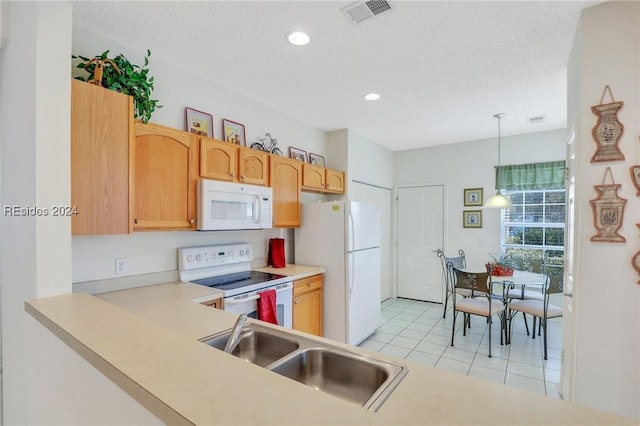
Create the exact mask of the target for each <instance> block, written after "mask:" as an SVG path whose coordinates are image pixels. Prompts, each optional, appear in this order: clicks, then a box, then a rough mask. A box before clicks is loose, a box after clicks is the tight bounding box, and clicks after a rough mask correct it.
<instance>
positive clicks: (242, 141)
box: [222, 118, 247, 146]
mask: <svg viewBox="0 0 640 426" xmlns="http://www.w3.org/2000/svg"><path fill="white" fill-rule="evenodd" d="M222 132H223V134H224V140H225V141H226V142H229V143H232V144H234V145H240V146H247V138H246V136H245V133H244V124H240V123H236V122H235V121H231V120H227V119H226V118H223V119H222Z"/></svg>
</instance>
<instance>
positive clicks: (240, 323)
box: [224, 314, 247, 353]
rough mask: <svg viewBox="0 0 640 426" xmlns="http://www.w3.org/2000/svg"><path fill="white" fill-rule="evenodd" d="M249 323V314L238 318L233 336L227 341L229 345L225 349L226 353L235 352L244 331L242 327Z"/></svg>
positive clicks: (232, 331)
mask: <svg viewBox="0 0 640 426" xmlns="http://www.w3.org/2000/svg"><path fill="white" fill-rule="evenodd" d="M245 322H247V314H241V315H240V316H238V319H237V320H236V323H235V325H234V326H233V330H231V334H230V335H229V340H227V344H226V346H225V347H224V351H225V352H227V353H231V352H233V350H234V349H235V347H236V345H237V344H238V341H239V340H240V339H239V338H240V330H242V326H243V325H244V323H245Z"/></svg>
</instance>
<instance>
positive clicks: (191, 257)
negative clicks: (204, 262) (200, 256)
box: [187, 255, 193, 263]
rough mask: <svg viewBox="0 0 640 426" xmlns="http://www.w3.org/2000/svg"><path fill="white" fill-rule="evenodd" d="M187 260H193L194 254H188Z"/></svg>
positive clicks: (189, 261)
mask: <svg viewBox="0 0 640 426" xmlns="http://www.w3.org/2000/svg"><path fill="white" fill-rule="evenodd" d="M187 262H188V263H191V262H193V256H192V255H188V256H187Z"/></svg>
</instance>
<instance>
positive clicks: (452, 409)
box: [25, 282, 637, 425]
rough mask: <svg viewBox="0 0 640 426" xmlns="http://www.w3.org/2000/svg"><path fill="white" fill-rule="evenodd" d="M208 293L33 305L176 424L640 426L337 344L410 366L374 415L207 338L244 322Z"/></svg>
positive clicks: (77, 298)
mask: <svg viewBox="0 0 640 426" xmlns="http://www.w3.org/2000/svg"><path fill="white" fill-rule="evenodd" d="M203 291H209V292H211V289H203V288H202V287H201V286H197V285H194V284H189V283H184V282H172V283H166V284H158V285H152V286H147V287H139V288H135V289H130V290H122V291H117V292H112V293H104V294H101V295H99V296H91V295H88V294H84V293H73V294H66V295H61V296H54V297H49V298H42V299H36V300H31V301H28V302H26V305H25V309H26V311H27V312H28V313H30V314H31V315H32V316H33V317H34V318H36V319H37V320H38V321H39V322H40V323H41V324H43V325H44V326H45V327H46V328H47V329H48V330H49V331H51V332H52V333H53V334H54V335H56V336H57V337H58V338H59V339H61V340H62V341H63V342H65V343H66V344H67V345H68V346H69V347H71V348H72V349H73V350H74V351H75V352H77V353H78V354H80V356H82V357H83V358H84V359H86V360H87V361H88V362H89V363H90V364H91V365H93V367H95V368H96V369H98V370H99V371H100V372H102V373H103V374H104V375H105V376H107V377H108V378H109V379H110V380H111V381H113V382H114V383H116V384H117V385H118V386H119V387H120V388H122V389H123V390H124V391H125V392H127V393H128V394H129V395H130V396H132V397H133V398H134V399H135V400H137V401H138V402H139V403H140V404H142V406H144V407H145V408H146V409H147V410H148V411H150V412H151V413H153V414H154V415H155V416H156V417H158V418H159V419H160V420H162V421H163V422H165V423H167V424H196V425H212V424H224V425H237V424H241V425H251V424H256V425H258V424H259V425H285V424H291V425H348V424H352V425H365V424H366V425H391V424H393V425H401V424H421V425H422V424H466V425H470V424H535V425H541V424H558V425H569V424H575V425H587V424H607V425H613V424H616V425H626V424H629V425H632V424H634V425H635V424H637V422H636V421H634V420H633V419H629V418H625V417H621V416H617V415H614V414H611V413H606V412H603V411H599V410H596V409H592V408H588V407H584V406H578V405H576V404H571V403H568V402H564V401H558V400H553V399H549V398H547V397H544V396H542V395H536V394H530V393H527V392H525V391H520V390H517V389H513V388H508V387H505V386H503V385H499V384H493V383H488V382H484V381H481V380H479V379H475V378H471V377H466V376H462V375H459V374H456V373H453V372H449V371H445V370H439V369H435V368H432V367H428V366H423V365H421V364H417V363H415V362H411V361H408V360H404V359H397V358H393V357H391V356H384V355H382V354H378V353H372V352H369V351H367V350H366V349H362V348H356V347H353V346H349V345H344V344H341V343H337V342H333V341H330V343H331V344H332V345H334V346H336V345H338V346H342V347H344V348H347V349H349V350H356V351H358V352H359V353H362V354H370V355H374V356H377V357H384V358H387V359H389V360H391V361H394V362H398V363H401V364H404V365H406V366H408V368H409V372H408V374H407V376H406V377H405V378H404V379H403V380H402V382H401V383H400V384H399V385H398V387H397V388H396V389H395V391H394V392H393V393H392V394H391V395H390V396H389V398H388V399H387V400H386V402H385V403H384V404H383V405H382V406H381V407H380V409H379V410H378V411H377V412H373V411H369V410H366V409H364V408H362V407H360V406H358V405H356V404H353V403H350V402H347V401H344V400H342V399H339V398H336V397H333V396H331V395H328V394H325V393H323V392H320V391H318V390H315V389H313V388H312V387H309V386H306V385H303V384H300V383H298V382H295V381H293V380H290V379H288V378H285V377H282V376H280V375H278V374H276V373H273V372H271V371H268V370H267V369H265V368H263V367H259V366H256V365H253V364H250V363H248V362H245V361H243V360H241V359H239V358H236V357H234V356H232V355H230V354H227V353H225V352H222V351H220V350H217V349H214V348H211V347H209V346H207V345H205V344H203V343H202V342H200V341H199V340H200V339H203V338H206V337H208V336H211V335H213V334H215V333H218V332H220V331H224V330H227V329H229V328H231V327H232V326H233V324H234V322H235V320H236V318H237V316H236V315H234V314H231V313H229V312H224V311H221V310H218V309H214V308H211V307H208V306H204V305H201V304H198V303H195V302H193V301H191V300H192V299H194V298H200V297H202V296H204V295H205V294H203ZM268 326H271V325H268ZM290 333H292V334H293V335H296V334H298V335H301V336H304V337H307V338H313V339H318V341H319V342H329V341H328V340H326V339H323V338H318V337H315V336H310V335H307V334H304V333H300V332H296V331H290Z"/></svg>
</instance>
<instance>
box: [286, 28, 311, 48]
mask: <svg viewBox="0 0 640 426" xmlns="http://www.w3.org/2000/svg"><path fill="white" fill-rule="evenodd" d="M287 40H289V43H291V44H293V45H294V46H306V45H307V44H309V41H310V40H311V38H309V36H308V35H307V33H303V32H302V31H291V32H290V33H289V34H287Z"/></svg>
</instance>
